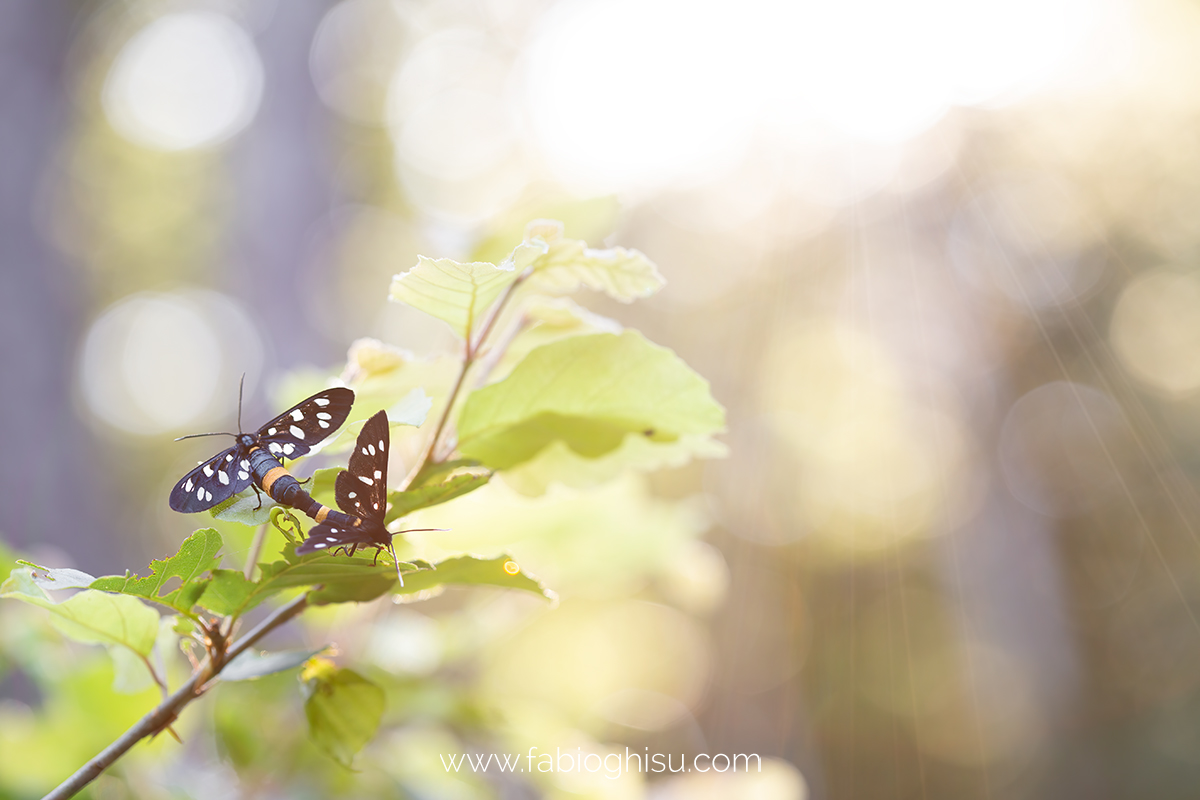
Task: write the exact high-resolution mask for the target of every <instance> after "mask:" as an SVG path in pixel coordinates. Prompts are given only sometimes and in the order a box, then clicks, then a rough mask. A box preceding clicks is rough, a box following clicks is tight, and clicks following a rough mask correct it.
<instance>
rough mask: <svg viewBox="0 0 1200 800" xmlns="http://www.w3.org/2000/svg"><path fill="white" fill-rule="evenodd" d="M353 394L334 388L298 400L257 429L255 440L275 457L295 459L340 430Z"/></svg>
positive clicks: (351, 403)
mask: <svg viewBox="0 0 1200 800" xmlns="http://www.w3.org/2000/svg"><path fill="white" fill-rule="evenodd" d="M353 405H354V392H352V391H351V390H350V389H346V388H342V387H336V388H333V389H326V390H325V391H323V392H317V393H316V394H314V395H313V396H312V397H309V398H306V399H304V400H301V401H300V402H299V403H297V404H296V405H294V406H292V407H291V408H289V409H288V410H287V411H285V412H283V413H282V414H280V415H279V416H277V417H275V418H274V419H273V420H271V421H270V422H268V423H267V424H266V425H263V426H262V427H261V428H259V429H258V439H259V441H260V442H262V444H263V446H264V447H266V448H267V450H268V451H270V453H271V455H273V456H275V457H276V458H299V457H300V456H303V455H306V454H307V453H308V451H309V450H310V449H312V446H313V445H315V444H316V443H317V442H319V441H321V440H322V439H324V438H325V437H327V436H329V435H330V434H331V433H334V432H335V431H337V429H338V428H340V427H342V423H344V422H345V421H346V417H347V416H349V414H350V407H351V406H353Z"/></svg>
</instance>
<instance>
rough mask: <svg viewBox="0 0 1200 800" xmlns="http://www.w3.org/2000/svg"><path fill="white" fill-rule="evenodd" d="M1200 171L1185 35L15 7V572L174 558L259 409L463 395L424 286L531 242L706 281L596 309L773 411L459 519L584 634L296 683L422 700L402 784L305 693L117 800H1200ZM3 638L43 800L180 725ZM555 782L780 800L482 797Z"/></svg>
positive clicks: (151, 769)
mask: <svg viewBox="0 0 1200 800" xmlns="http://www.w3.org/2000/svg"><path fill="white" fill-rule="evenodd" d="M1197 124H1200V6H1198V5H1197V4H1196V3H1195V2H1187V1H1185V0H1149V1H1148V2H1140V3H1132V2H1122V0H1096V1H1095V2H1088V1H1087V0H1039V1H1038V2H1034V1H1033V0H1015V1H1012V0H1010V2H999V0H978V2H973V3H953V2H946V1H945V0H914V1H913V2H904V3H884V2H878V1H877V0H851V2H847V3H828V2H825V3H822V2H815V1H813V2H809V1H803V0H796V1H795V2H786V1H785V0H748V1H747V2H741V3H737V4H734V3H728V2H726V3H719V2H694V1H693V2H683V0H638V1H637V2H635V0H427V1H425V2H422V1H421V0H395V2H388V1H387V0H344V1H343V2H316V1H315V0H292V2H287V3H282V2H273V1H272V0H212V2H199V1H197V2H186V1H184V0H180V1H179V2H168V1H167V0H124V1H123V2H108V3H104V2H82V1H79V2H69V1H68V0H8V1H7V2H4V3H2V4H0V270H2V273H0V274H2V275H3V286H2V291H0V326H2V328H0V330H2V332H3V335H0V359H2V361H0V366H2V367H3V374H4V390H3V392H2V393H0V442H3V451H2V452H3V458H2V459H0V508H3V509H4V514H3V515H2V516H0V538H3V540H4V541H5V542H7V544H8V545H9V546H11V548H12V549H13V551H14V552H20V553H23V554H26V555H27V556H28V557H30V558H32V559H33V560H35V561H38V562H39V563H47V564H51V565H54V566H74V567H78V568H81V569H84V570H87V571H88V572H90V573H92V574H96V575H100V574H105V573H110V572H121V571H123V570H124V569H125V568H127V567H130V568H133V569H137V568H138V567H143V568H144V565H145V564H146V563H147V562H148V561H149V559H150V557H161V556H162V555H164V554H165V553H168V552H173V551H174V548H175V547H176V546H177V544H178V542H179V541H181V540H182V539H183V538H184V536H185V535H186V534H187V533H189V532H190V531H191V530H192V529H193V528H195V527H197V525H204V524H207V519H205V520H197V519H189V518H185V517H182V516H180V515H177V514H172V513H171V512H170V511H169V509H168V508H167V504H166V496H167V492H168V491H169V489H170V487H171V485H172V484H173V482H174V480H175V479H176V478H177V477H178V476H179V475H182V474H183V473H184V472H185V471H186V470H187V469H188V468H189V467H190V466H191V465H193V464H194V463H195V461H196V459H197V458H199V457H202V456H203V455H206V454H207V451H205V452H203V453H201V452H200V451H199V450H198V449H196V448H194V447H190V446H185V445H184V444H175V443H173V442H172V441H171V439H172V438H174V437H176V436H179V435H182V434H184V433H191V432H197V431H203V430H221V429H227V428H226V426H229V425H231V424H233V421H232V420H233V409H234V402H235V400H236V396H237V382H238V378H239V376H240V375H241V374H242V373H243V372H244V373H246V381H247V398H246V407H245V411H244V419H245V420H246V421H247V422H246V424H247V427H250V426H254V425H257V424H258V422H259V421H261V420H263V419H266V418H267V416H268V415H270V414H273V413H276V411H277V410H278V408H282V407H283V406H282V405H280V403H281V402H283V401H284V399H285V398H286V399H288V400H290V399H291V398H292V397H293V396H294V395H296V393H297V387H308V386H313V385H318V384H323V383H324V382H325V381H327V380H328V379H329V378H330V377H332V376H337V375H338V374H340V373H342V370H343V365H344V364H345V353H346V350H347V348H348V347H349V345H350V344H351V342H353V341H354V340H356V339H358V338H360V337H375V338H378V339H381V340H383V341H385V342H388V343H391V344H394V345H398V346H402V347H404V348H407V349H410V350H412V351H415V352H417V353H421V354H438V353H450V354H453V347H454V342H453V339H452V337H451V336H450V334H449V332H448V331H447V330H445V329H444V327H443V326H441V325H440V323H437V322H436V321H434V320H431V319H426V318H424V317H422V316H421V315H420V314H418V313H417V312H414V311H412V310H410V309H407V308H404V307H401V306H398V305H395V304H389V303H388V302H387V299H386V298H387V287H388V283H389V279H390V277H391V275H392V274H394V273H396V272H400V271H403V270H405V269H408V268H409V267H411V266H412V265H413V264H414V263H415V260H416V255H417V254H418V253H420V254H425V255H430V256H434V257H442V256H446V257H452V258H457V259H460V260H467V259H469V258H487V259H493V258H495V259H498V258H500V257H502V256H503V254H505V253H507V252H508V250H510V249H511V248H512V246H514V245H515V244H516V243H517V242H518V241H519V240H520V236H521V231H522V230H523V227H524V224H525V222H527V221H528V220H529V219H532V218H535V217H551V218H557V219H562V220H564V221H565V222H566V225H567V234H568V235H569V236H572V237H575V238H584V239H587V240H588V241H589V242H590V243H591V244H593V245H594V246H600V245H601V244H605V243H607V244H612V245H621V246H625V247H635V248H638V249H640V250H642V251H643V252H645V253H646V254H647V255H648V256H649V257H650V258H651V259H653V260H654V261H656V262H657V264H658V265H659V267H660V269H661V271H662V273H663V274H664V276H665V277H666V279H667V282H668V285H667V287H666V288H665V289H664V290H663V291H662V292H661V293H659V294H658V295H657V296H656V297H654V298H653V299H651V300H649V301H646V302H643V303H640V304H637V305H634V306H630V307H623V306H619V305H617V304H614V303H608V302H605V301H597V300H596V299H595V298H590V297H589V298H584V299H583V302H585V303H587V304H588V305H589V306H590V307H591V308H592V309H593V310H594V311H596V312H598V313H601V314H605V315H608V316H612V317H614V318H616V319H618V320H619V321H620V322H621V323H622V324H625V325H628V326H631V327H636V328H638V329H640V330H642V331H644V332H645V333H646V334H647V335H648V336H649V337H650V338H651V339H653V340H654V341H657V342H659V343H661V344H664V345H667V346H669V347H671V348H673V349H674V350H675V351H676V352H678V353H679V354H680V355H681V356H682V357H683V358H684V359H685V360H686V361H687V362H688V363H689V364H690V365H691V366H692V367H693V368H695V369H696V370H697V371H698V372H699V373H701V374H702V375H704V376H705V377H707V378H708V379H709V380H710V381H711V382H712V384H713V392H714V395H715V396H716V397H717V399H718V400H720V401H721V402H722V403H723V404H724V405H725V406H726V407H727V409H728V411H729V432H728V434H727V436H726V437H725V441H726V443H727V444H728V446H729V448H730V455H729V457H728V458H725V459H722V460H711V461H704V462H697V463H693V464H689V465H685V466H681V467H678V468H674V469H668V470H665V471H662V472H660V473H656V474H654V475H651V476H649V477H648V478H643V477H640V476H637V477H626V478H622V479H619V480H616V481H613V482H609V483H606V484H604V485H601V486H598V487H596V488H595V489H593V490H588V491H568V490H566V489H562V490H561V491H558V492H553V491H552V492H551V493H550V494H548V495H547V496H546V497H545V498H543V499H541V500H538V501H533V500H529V499H528V498H525V497H523V496H522V495H520V494H518V493H517V492H515V491H513V490H511V489H505V487H503V486H493V487H488V490H487V493H484V492H480V493H478V494H475V495H471V496H470V497H469V498H464V501H463V502H462V503H459V504H453V505H451V506H448V507H446V508H445V509H444V511H443V512H439V514H437V515H434V514H430V515H429V516H427V517H424V516H423V517H422V520H423V521H424V520H428V521H430V522H431V523H437V524H439V525H441V524H443V523H444V524H445V526H446V527H453V528H454V531H455V533H454V534H453V536H452V537H451V538H447V539H444V540H438V541H440V542H441V543H442V544H444V546H445V547H446V548H447V549H449V550H454V549H459V550H473V549H474V550H486V549H488V548H495V547H507V548H512V549H513V550H514V553H515V554H516V555H517V556H518V557H519V558H520V559H521V563H522V566H523V567H525V568H527V569H529V570H531V571H532V572H534V573H536V574H538V575H539V576H540V577H542V578H543V579H544V580H546V581H547V583H548V584H549V585H550V586H551V587H552V588H554V589H556V590H557V591H558V592H559V594H560V595H561V597H562V602H561V604H560V605H559V606H558V607H557V608H556V609H553V610H551V609H548V608H546V607H545V606H544V605H542V604H539V603H538V602H537V601H536V600H533V599H530V598H525V597H521V598H514V597H510V596H508V595H504V594H489V593H480V592H463V593H448V594H446V595H444V596H442V597H440V598H437V599H436V600H434V601H432V602H431V603H428V604H425V605H414V606H398V607H393V606H391V605H389V604H386V603H383V604H374V605H370V606H367V607H364V608H361V609H357V610H354V611H351V610H339V611H336V612H332V611H331V612H329V613H328V614H327V615H326V616H325V617H322V616H321V615H320V614H313V615H311V617H312V618H311V619H309V621H308V623H307V627H306V628H305V630H304V631H303V632H295V631H294V632H293V633H292V634H291V635H292V636H293V637H295V638H297V639H298V638H300V637H304V638H305V639H306V640H307V641H320V642H324V641H329V640H330V639H333V640H335V641H336V642H337V644H338V646H339V648H340V650H341V652H342V653H343V654H344V655H346V656H348V657H351V663H359V664H364V663H365V664H367V665H368V666H369V668H370V669H371V670H374V672H373V673H372V674H373V675H374V676H375V677H376V678H378V679H379V680H381V681H386V685H387V689H388V693H389V715H390V717H389V719H388V721H387V722H386V728H387V730H386V731H385V733H384V734H382V735H381V737H380V739H379V740H378V741H377V742H375V743H374V744H373V745H371V747H370V748H369V749H368V752H367V753H365V754H364V760H363V763H361V764H360V769H361V770H362V771H361V772H359V773H350V772H345V771H342V770H341V769H340V768H338V767H336V766H334V765H333V764H332V763H331V762H327V761H324V760H322V757H321V756H318V755H316V754H315V751H313V750H311V747H310V746H308V745H306V744H305V743H304V742H303V741H302V734H301V731H302V727H303V717H302V712H301V711H300V702H299V700H298V699H297V698H298V692H297V688H296V685H295V679H294V676H276V677H275V678H271V679H268V680H264V681H260V682H258V683H256V684H246V685H237V686H226V687H222V688H221V690H220V691H219V692H217V693H216V697H215V698H214V699H210V700H208V701H206V702H205V703H204V704H199V705H197V706H196V707H193V708H191V709H189V710H188V711H187V712H186V713H185V716H184V719H183V720H182V721H181V733H183V734H184V736H185V741H186V744H185V745H184V746H183V747H180V746H178V745H176V744H175V743H173V742H170V741H166V742H156V743H155V744H153V745H152V746H150V747H149V748H143V750H140V751H138V752H137V753H135V754H134V755H133V756H132V757H131V758H130V759H129V760H128V761H127V762H126V763H124V764H122V765H121V767H120V768H119V769H118V770H116V771H114V773H113V774H112V775H110V776H106V777H105V778H103V779H102V780H101V781H99V782H98V783H97V784H96V786H95V787H94V789H93V790H92V796H94V797H97V798H123V797H148V798H150V797H152V798H158V797H163V798H166V797H215V796H230V797H235V796H238V797H264V798H265V797H272V798H274V797H333V796H347V797H350V796H353V797H396V796H411V797H439V798H440V797H448V798H458V797H464V798H465V797H503V798H518V797H521V798H523V797H538V796H550V797H597V798H654V799H655V800H675V799H676V798H680V799H682V798H730V797H748V798H749V797H753V798H762V799H763V800H766V799H767V798H771V799H772V800H774V799H775V798H780V799H781V800H790V799H798V798H804V797H811V798H837V799H838V800H840V799H841V798H923V799H927V798H928V799H932V798H947V799H950V798H953V799H954V800H960V799H962V798H1000V797H1004V798H1068V797H1070V798H1073V797H1087V798H1097V799H1101V800H1103V799H1108V798H1111V799H1113V800H1116V799H1117V798H1139V800H1140V799H1142V798H1174V797H1179V798H1185V797H1194V796H1195V792H1196V790H1195V787H1196V786H1197V785H1200V616H1198V615H1200V577H1198V576H1200V558H1198V556H1200V533H1198V531H1197V527H1198V520H1200V517H1198V516H1197V512H1198V510H1200V507H1198V505H1197V493H1196V482H1197V479H1198V478H1200V474H1198V472H1200V449H1198V445H1200V400H1198V398H1200V394H1198V391H1197V390H1198V389H1200V275H1198V274H1197V265H1198V259H1200V137H1197V135H1196V127H1197ZM192 444H194V443H188V445H192ZM475 498H481V499H480V500H479V501H478V502H475ZM468 500H470V501H472V502H466V501H468ZM227 539H228V536H227ZM247 541H248V539H247ZM430 541H433V540H430ZM10 555H11V554H5V553H3V552H0V562H4V564H5V565H7V564H8V563H10ZM231 555H232V557H234V558H235V559H236V555H237V554H236V553H234V554H231ZM6 568H7V566H6ZM5 605H6V604H0V797H5V798H7V797H13V798H17V797H21V798H23V797H27V796H37V795H39V794H40V793H41V792H42V791H44V790H46V789H47V788H49V786H50V785H53V784H54V783H57V781H58V780H61V778H62V777H65V775H66V774H67V773H68V772H69V771H71V770H73V769H74V768H75V767H76V766H78V765H79V764H80V763H82V761H83V760H85V759H86V758H87V757H89V756H90V755H92V754H93V753H94V752H95V751H96V750H97V749H98V748H99V747H101V746H102V745H103V744H105V743H106V742H107V741H110V740H111V739H112V738H113V736H115V735H116V733H117V732H119V731H120V730H123V728H124V726H125V725H127V724H129V722H130V721H131V720H132V719H134V718H136V717H137V716H138V715H140V713H142V712H143V711H144V710H145V709H147V708H148V707H149V706H150V705H151V704H153V702H154V700H155V694H154V693H153V692H149V691H147V692H145V693H143V694H142V695H121V694H114V693H113V692H112V691H111V689H110V688H109V684H110V673H111V667H109V666H108V663H107V661H106V660H105V657H104V655H103V654H102V653H98V652H92V651H91V650H89V649H88V648H81V647H78V646H74V645H70V644H68V643H66V642H64V641H62V640H61V638H60V637H58V636H57V635H56V634H54V633H53V631H52V630H51V629H50V628H49V627H48V626H47V625H46V623H45V620H44V619H42V618H41V617H39V616H38V614H37V613H36V612H34V611H32V610H28V609H26V608H24V607H21V608H8V607H5ZM530 745H536V746H538V747H540V748H542V749H549V748H553V747H554V746H563V747H564V748H565V747H567V746H572V747H575V746H578V747H582V748H584V749H585V750H594V751H596V752H606V751H607V750H609V749H612V750H623V748H624V747H626V746H629V747H631V748H633V749H635V750H641V749H642V748H644V747H648V748H649V750H650V751H651V752H664V753H666V752H673V753H680V752H688V753H696V752H707V753H728V754H734V753H757V754H759V755H761V756H762V758H763V759H764V764H765V766H764V772H763V773H762V774H761V775H760V774H754V775H750V776H736V777H735V776H730V775H724V776H719V775H713V774H707V775H695V774H693V775H686V776H679V775H675V776H650V777H656V778H658V779H657V780H649V779H648V777H647V776H623V777H622V778H621V779H620V780H616V781H613V780H607V779H604V778H602V777H600V778H597V779H595V780H591V781H589V780H586V779H585V778H581V777H580V776H557V779H556V780H547V781H541V782H538V781H531V780H516V779H498V778H495V777H494V776H493V777H489V778H488V779H485V778H483V777H481V776H477V777H468V776H462V775H459V776H448V775H447V774H446V772H445V770H444V769H442V767H441V766H440V763H439V761H438V754H439V753H454V752H461V751H464V750H473V751H477V752H517V751H520V752H523V751H524V750H525V749H526V748H527V747H528V746H530ZM306 748H308V749H306Z"/></svg>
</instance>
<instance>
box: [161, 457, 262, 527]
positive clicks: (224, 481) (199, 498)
mask: <svg viewBox="0 0 1200 800" xmlns="http://www.w3.org/2000/svg"><path fill="white" fill-rule="evenodd" d="M250 480H251V478H250V473H249V471H248V470H246V469H243V468H242V465H241V463H240V460H239V459H238V449H237V447H231V448H229V449H228V450H223V451H221V452H220V453H218V454H217V455H216V456H214V457H213V458H210V459H208V460H207V461H205V462H204V463H203V464H201V465H200V466H198V467H196V468H195V469H194V470H192V471H191V472H189V473H188V474H187V475H184V476H183V477H182V478H180V479H179V483H177V484H175V488H174V489H172V490H171V497H170V504H171V508H172V509H173V510H175V511H180V512H183V513H184V514H193V513H195V512H197V511H207V510H208V509H210V508H212V507H213V506H215V505H217V504H218V503H221V502H224V501H225V500H228V499H229V498H230V497H233V496H234V495H235V494H237V493H238V492H240V491H242V490H243V489H245V488H246V487H247V486H249V485H250Z"/></svg>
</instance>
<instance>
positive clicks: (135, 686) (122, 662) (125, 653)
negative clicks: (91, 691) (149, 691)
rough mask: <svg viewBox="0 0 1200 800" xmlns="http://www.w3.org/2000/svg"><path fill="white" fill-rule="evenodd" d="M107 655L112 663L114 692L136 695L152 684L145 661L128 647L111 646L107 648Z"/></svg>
mask: <svg viewBox="0 0 1200 800" xmlns="http://www.w3.org/2000/svg"><path fill="white" fill-rule="evenodd" d="M108 654H109V656H111V657H112V662H113V683H112V688H113V691H114V692H119V693H120V694H137V693H138V692H141V691H144V690H145V689H146V688H147V687H149V686H152V685H153V684H154V678H153V676H151V675H150V668H149V667H148V666H147V665H146V661H145V660H144V659H143V658H142V657H141V656H139V655H138V654H137V653H135V652H133V651H132V650H130V649H129V648H128V647H119V646H117V645H111V646H109V648H108Z"/></svg>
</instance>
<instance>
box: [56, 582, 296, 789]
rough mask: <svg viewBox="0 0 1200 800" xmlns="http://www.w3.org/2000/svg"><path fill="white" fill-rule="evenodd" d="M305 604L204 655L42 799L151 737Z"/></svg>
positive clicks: (89, 777) (81, 783) (79, 782)
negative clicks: (220, 653) (169, 691)
mask: <svg viewBox="0 0 1200 800" xmlns="http://www.w3.org/2000/svg"><path fill="white" fill-rule="evenodd" d="M307 606H308V597H307V595H301V596H300V597H297V598H296V599H295V600H293V601H292V602H290V603H288V604H287V605H285V606H281V607H280V608H278V609H276V610H275V613H273V614H271V616H269V617H267V618H266V619H264V620H263V621H262V622H260V623H259V624H258V625H257V626H256V627H255V628H254V629H253V630H252V631H250V632H249V633H247V634H246V635H245V636H243V637H242V638H240V639H238V641H237V642H236V643H235V644H234V645H233V646H232V647H230V648H229V650H228V651H226V653H225V657H224V658H223V659H222V660H221V663H219V664H215V665H214V664H213V662H212V660H211V658H210V657H207V656H206V657H205V658H204V660H203V661H201V662H200V665H199V666H198V667H196V669H195V671H193V672H192V675H191V677H190V678H188V680H187V683H185V684H183V686H180V687H179V689H177V690H176V691H175V693H174V694H173V695H171V696H170V697H168V698H166V699H165V700H163V701H162V703H160V704H159V705H158V706H157V707H156V708H154V710H153V711H151V712H150V713H148V714H147V715H146V716H144V717H142V718H141V719H140V720H138V721H137V722H136V723H135V724H134V725H133V727H131V728H130V729H129V730H127V731H125V733H123V734H122V735H121V737H120V738H118V739H117V740H116V741H115V742H113V743H112V744H110V745H109V746H108V747H106V748H104V749H103V750H101V751H100V754H99V755H97V756H96V757H95V758H93V759H92V760H91V761H89V762H88V763H86V764H84V765H83V766H82V767H80V768H79V771H77V772H76V773H75V774H74V775H72V776H71V777H70V778H67V779H66V780H65V781H63V782H62V783H61V784H60V785H59V786H58V788H56V789H55V790H54V791H52V792H50V793H49V794H47V795H46V796H45V797H44V798H42V800H66V798H68V797H71V796H73V795H74V794H75V793H76V792H78V791H79V790H80V789H82V788H83V787H85V786H87V785H88V784H89V783H91V782H92V781H93V780H95V779H96V777H97V776H98V775H99V774H100V773H101V772H103V771H104V770H106V769H108V767H109V766H111V765H112V763H113V762H114V761H116V760H117V759H118V758H120V757H121V756H123V755H125V753H126V752H128V751H129V749H130V748H131V747H133V746H134V745H135V744H137V743H138V742H140V741H141V740H142V739H144V738H146V737H147V736H153V735H154V734H156V733H158V732H159V731H161V730H162V729H163V728H165V727H167V726H168V725H170V724H171V722H172V720H174V719H175V718H176V717H178V716H179V711H180V710H181V709H182V708H183V707H184V706H186V705H187V704H188V703H190V702H192V701H193V700H195V699H196V698H197V697H199V696H200V694H201V692H202V690H203V688H204V687H205V686H206V684H208V683H209V682H211V681H212V680H213V679H214V678H216V677H217V676H218V675H219V674H220V673H221V670H222V669H224V668H225V665H226V664H228V663H229V662H230V661H232V660H233V659H234V658H235V657H236V656H237V655H238V654H239V653H242V652H244V651H245V650H246V649H247V648H249V647H251V646H252V645H254V643H255V642H257V641H258V640H259V639H261V638H262V637H264V636H266V635H267V634H268V633H270V632H271V631H273V630H274V629H275V628H278V627H279V626H280V625H282V624H283V623H285V622H287V621H288V620H290V619H291V618H292V617H294V616H296V615H297V614H299V613H300V612H301V611H303V610H304V609H305V608H306V607H307Z"/></svg>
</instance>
